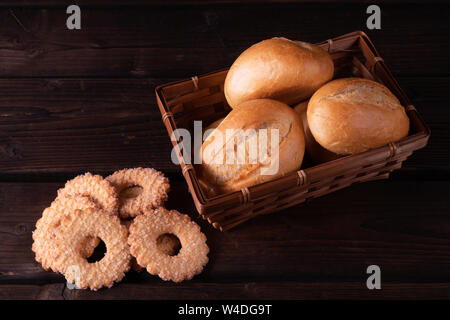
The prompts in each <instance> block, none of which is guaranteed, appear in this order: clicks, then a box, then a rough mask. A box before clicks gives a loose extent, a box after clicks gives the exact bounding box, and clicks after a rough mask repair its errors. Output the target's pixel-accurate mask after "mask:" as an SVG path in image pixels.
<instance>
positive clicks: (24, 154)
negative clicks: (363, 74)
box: [0, 0, 450, 299]
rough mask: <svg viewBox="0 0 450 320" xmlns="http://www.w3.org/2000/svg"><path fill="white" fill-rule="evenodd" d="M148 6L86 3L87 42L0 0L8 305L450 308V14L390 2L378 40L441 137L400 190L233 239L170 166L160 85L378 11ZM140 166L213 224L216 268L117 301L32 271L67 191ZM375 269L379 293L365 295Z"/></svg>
mask: <svg viewBox="0 0 450 320" xmlns="http://www.w3.org/2000/svg"><path fill="white" fill-rule="evenodd" d="M143 2H144V1H141V0H132V1H127V2H126V3H125V2H123V1H118V2H116V3H115V5H113V6H111V5H109V4H108V1H106V0H80V1H78V4H81V5H82V14H83V17H82V30H80V31H68V30H67V29H66V28H65V19H66V17H67V15H66V14H65V7H66V6H65V5H63V4H61V2H59V1H54V0H36V1H28V0H19V1H14V2H13V1H2V2H1V3H0V299H124V298H129V299H230V298H231V299H328V298H334V299H336V298H347V299H348V298H355V299H358V298H363V299H372V298H373V299H380V298H384V299H395V298H403V299H419V298H420V299H432V298H447V299H448V298H450V285H449V283H450V268H449V266H450V211H449V208H450V198H449V197H448V182H449V179H450V161H449V160H450V149H449V145H450V141H449V137H450V114H449V112H448V100H449V99H448V94H449V92H450V68H449V67H450V62H449V59H448V52H449V51H450V50H449V49H450V44H449V42H448V39H449V38H450V29H449V28H448V21H449V18H450V5H448V4H446V3H443V2H440V1H435V2H433V3H434V4H433V5H430V4H429V3H427V4H423V3H415V4H411V3H408V4H407V7H405V4H398V3H400V2H401V3H403V1H396V3H391V2H389V1H381V2H379V3H381V4H382V30H377V31H368V34H369V36H370V37H371V38H372V39H373V40H374V42H375V45H376V47H377V49H378V50H379V51H380V53H381V55H382V56H383V57H384V59H385V61H386V62H387V64H388V66H389V67H390V68H391V69H392V70H393V72H394V73H395V75H396V77H397V78H398V80H399V82H400V84H401V86H402V88H403V89H405V91H406V93H407V94H408V96H409V97H410V98H411V100H412V102H413V103H414V104H415V105H416V107H417V109H418V110H419V112H420V113H421V114H422V115H423V117H424V119H425V121H426V123H428V124H429V125H430V126H431V130H432V136H431V139H430V143H429V145H428V146H427V148H426V149H424V150H420V151H418V152H416V153H414V155H413V156H412V157H411V158H410V159H408V160H407V161H406V163H405V164H404V166H403V168H402V169H400V170H398V171H396V172H395V173H394V174H393V176H392V178H391V179H389V180H386V181H378V182H368V183H364V184H360V185H355V186H352V187H350V188H347V189H344V190H341V191H338V192H335V193H332V194H330V195H327V196H325V197H322V198H319V199H314V200H313V201H311V202H308V203H306V204H303V205H299V206H295V207H292V208H289V209H286V210H284V211H281V212H278V213H276V214H268V215H265V216H261V217H258V218H256V219H253V220H251V221H249V222H247V223H245V224H243V225H242V226H239V227H238V228H236V229H235V230H232V231H230V232H225V233H220V232H219V231H217V230H215V229H213V228H212V227H211V226H210V225H209V224H208V223H206V222H205V221H203V220H201V219H200V218H199V217H198V215H197V214H196V211H195V208H194V206H193V202H192V199H191V197H190V195H189V194H188V191H187V188H186V185H185V182H184V180H182V177H181V175H180V173H179V168H178V167H177V166H175V165H173V164H172V163H171V161H170V150H171V144H170V142H169V139H168V136H167V132H166V130H165V128H164V126H163V124H162V121H161V116H160V114H159V111H158V110H157V107H156V103H155V96H154V87H155V86H156V85H159V84H162V83H166V82H169V81H172V80H177V79H182V78H186V77H191V76H193V75H197V74H202V73H206V72H210V71H214V70H217V69H221V68H223V67H227V66H229V65H230V64H231V63H232V62H233V60H234V59H235V58H236V57H237V55H238V54H239V53H240V52H241V51H242V50H243V49H245V48H247V47H248V46H250V45H251V44H253V43H255V42H257V41H259V40H262V39H265V38H269V37H273V36H280V35H281V36H285V37H288V38H292V39H297V40H306V41H311V42H315V41H322V40H324V39H327V38H331V37H334V36H337V35H340V34H344V33H347V32H350V31H353V30H357V29H362V30H366V28H365V19H366V16H367V15H366V14H365V9H366V7H367V3H365V4H361V3H355V2H354V1H348V2H349V3H347V4H345V5H344V4H342V3H339V4H338V3H334V1H330V2H333V3H329V4H323V3H321V4H313V3H306V4H305V3H277V2H278V1H270V2H271V3H260V2H259V1H258V4H253V3H252V2H253V1H246V2H245V3H234V1H233V0H231V1H228V0H224V1H221V0H219V1H215V2H216V4H217V3H218V4H217V5H211V4H204V3H200V2H198V1H189V2H188V3H185V2H183V4H182V5H180V3H179V2H178V1H175V2H174V3H166V2H164V3H163V2H161V1H156V2H154V3H152V4H149V3H147V2H146V3H145V5H144V6H135V5H136V4H142V3H143ZM281 2H284V1H281ZM287 2H288V1H287ZM289 2H290V1H289ZM300 2H303V1H300ZM121 4H126V5H125V6H121ZM10 5H13V6H12V7H10ZM324 22H325V23H324ZM136 166H149V167H155V168H156V169H159V170H162V171H163V172H164V173H165V174H166V175H168V176H169V177H170V178H171V185H172V191H171V193H170V195H169V202H168V204H167V206H168V208H174V209H177V210H179V211H182V212H184V213H187V214H189V215H190V216H191V217H192V218H193V219H194V220H195V221H196V222H198V223H199V224H200V226H201V228H202V230H203V231H204V232H205V234H206V235H207V238H208V244H209V246H210V248H211V253H210V262H209V264H208V265H207V266H206V268H205V270H204V272H203V273H202V274H201V275H199V276H197V277H195V278H194V279H193V280H192V281H188V282H184V283H181V284H178V285H176V284H173V283H167V282H164V281H162V280H160V279H159V278H157V277H155V276H151V275H149V274H147V273H145V272H143V273H139V274H138V273H135V272H130V273H129V274H128V275H127V277H126V278H125V279H124V281H122V282H121V283H120V284H118V285H116V286H114V287H113V288H112V289H108V290H100V291H99V292H95V293H94V292H90V291H79V290H77V291H71V290H68V289H66V287H65V283H64V278H63V277H62V276H61V275H58V274H54V273H51V272H46V271H44V270H43V269H42V268H41V267H40V265H39V264H38V263H36V262H35V261H34V255H33V252H32V251H31V244H32V236H31V233H32V231H33V229H34V225H35V223H36V220H37V219H38V218H39V216H40V215H41V212H42V210H43V209H44V208H45V207H46V206H48V205H49V204H50V202H51V201H52V200H53V199H54V198H55V196H56V191H57V189H58V188H60V187H62V186H63V184H64V181H65V180H66V179H70V178H72V177H73V176H75V175H76V174H79V173H82V172H85V171H92V172H95V173H100V174H109V173H110V172H112V171H114V170H116V169H120V168H125V167H136ZM370 264H377V265H379V266H380V267H381V270H382V290H380V291H375V290H367V289H366V288H365V280H366V278H367V274H366V268H367V266H368V265H370Z"/></svg>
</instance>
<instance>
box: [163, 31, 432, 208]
mask: <svg viewBox="0 0 450 320" xmlns="http://www.w3.org/2000/svg"><path fill="white" fill-rule="evenodd" d="M351 37H360V38H361V39H363V40H364V41H365V44H366V45H368V47H369V49H370V50H371V52H372V53H373V54H374V55H375V56H376V57H380V55H379V53H378V51H377V50H376V48H375V45H374V44H373V42H372V41H371V39H370V37H369V36H368V35H367V34H366V33H365V32H363V31H361V30H357V31H353V32H350V33H347V34H344V35H340V36H337V37H334V38H332V39H328V40H326V41H322V42H318V43H316V45H326V44H327V43H328V44H329V43H330V41H335V40H339V39H346V38H351ZM380 58H381V57H380ZM377 65H379V66H381V67H382V68H383V71H384V72H386V73H387V74H388V77H389V78H390V79H391V80H393V82H394V84H395V85H396V87H397V90H398V91H399V92H400V93H401V94H402V95H403V97H404V98H405V99H406V101H407V102H409V99H408V97H407V95H406V94H405V93H404V92H403V90H402V89H401V87H400V86H399V84H398V83H397V81H396V79H395V77H394V76H393V75H392V74H391V72H390V70H389V68H388V67H387V66H386V64H385V62H384V60H383V59H381V60H380V61H379V63H377ZM227 70H229V67H228V68H222V69H219V70H216V71H212V72H208V73H204V74H201V75H199V76H198V77H199V78H201V77H205V76H208V75H212V74H216V73H219V72H223V71H227ZM185 82H186V83H187V82H192V78H184V79H180V80H176V81H171V82H168V83H165V84H161V85H158V86H156V87H155V95H156V98H157V100H158V106H159V109H160V112H161V114H164V113H165V112H166V110H168V108H167V103H166V101H165V99H164V95H163V93H162V90H163V89H164V88H166V87H170V86H173V85H176V84H180V83H185ZM404 107H405V108H406V106H404ZM164 109H166V110H164ZM413 111H414V112H413V114H414V115H415V117H417V118H416V119H417V120H418V121H419V123H420V125H421V127H422V129H421V130H419V131H417V132H415V133H414V134H411V135H408V136H406V137H404V138H402V139H400V140H397V141H395V142H394V144H396V146H399V145H403V146H409V145H412V144H414V142H417V141H420V140H424V141H425V144H426V142H427V141H428V139H429V137H430V135H431V130H430V128H429V126H428V125H427V124H426V123H425V122H424V121H423V119H422V117H421V116H420V114H419V112H418V111H417V110H416V109H415V108H414V110H413ZM408 117H409V118H410V120H411V115H408ZM165 125H166V129H167V131H168V133H169V136H170V132H169V128H168V127H167V126H168V125H167V124H166V123H165ZM176 128H177V127H176V126H174V127H173V128H172V130H175V129H176ZM172 143H173V142H172ZM416 149H418V148H414V149H413V150H412V151H411V152H413V151H414V150H416ZM389 152H390V144H386V145H383V146H379V147H376V148H372V149H369V150H366V151H364V152H360V153H357V154H352V155H345V156H342V157H339V158H338V159H335V160H331V161H327V162H324V163H319V164H315V165H313V166H311V167H308V168H304V169H299V170H298V171H295V172H292V173H290V174H287V175H285V176H283V177H279V178H276V179H273V180H270V181H267V182H264V183H261V184H257V185H255V186H250V187H248V189H249V190H252V188H254V187H257V186H261V185H264V184H268V183H274V182H276V181H279V180H280V179H287V178H291V179H293V178H296V177H297V176H298V174H299V172H300V171H303V172H308V171H311V170H321V169H322V170H324V169H325V168H326V167H328V169H329V168H335V167H337V166H339V165H341V164H342V163H343V162H351V161H352V160H355V158H364V157H366V156H367V155H369V154H375V153H379V154H389ZM179 160H181V159H179ZM180 166H181V168H182V171H183V175H184V177H185V180H186V182H187V183H188V187H189V189H190V191H191V192H190V193H191V196H192V197H193V198H194V204H195V206H196V208H197V210H198V211H199V213H200V214H202V213H203V211H204V210H205V209H206V208H208V207H212V206H217V205H220V204H221V203H223V202H224V201H225V200H230V199H231V198H232V197H233V198H242V196H243V194H242V191H241V190H237V191H234V192H230V193H226V194H221V195H217V196H215V197H211V198H207V197H205V195H204V194H203V191H202V189H201V187H200V185H199V182H198V178H197V176H196V174H195V170H184V168H183V167H184V166H186V165H185V164H184V162H183V161H180ZM192 169H193V168H192ZM185 171H186V172H185ZM191 174H192V176H191ZM307 185H308V184H306V185H305V188H306V187H307Z"/></svg>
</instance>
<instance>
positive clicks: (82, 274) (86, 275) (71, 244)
mask: <svg viewBox="0 0 450 320" xmlns="http://www.w3.org/2000/svg"><path fill="white" fill-rule="evenodd" d="M55 234H56V240H57V241H56V249H55V250H53V252H52V254H53V259H54V261H55V264H56V266H57V268H58V269H59V270H60V272H61V273H63V274H64V275H65V277H66V279H67V281H68V282H70V283H74V284H75V285H76V287H77V288H79V289H86V288H90V289H91V290H98V289H100V288H102V287H111V286H112V285H113V284H114V282H118V281H120V280H121V279H122V278H123V277H124V275H125V272H127V271H128V270H129V269H130V259H131V255H130V248H129V246H128V244H127V236H128V231H127V228H126V227H125V226H123V225H122V224H121V223H120V219H119V217H117V216H114V215H108V214H105V213H104V212H102V211H101V210H96V209H92V208H89V209H87V210H84V211H81V210H75V211H74V212H72V213H69V214H66V215H64V216H63V218H62V219H61V223H60V225H59V226H58V227H56V228H55ZM86 237H97V238H100V239H101V240H103V242H104V243H105V246H106V253H105V255H104V257H103V258H102V259H101V260H100V261H97V262H93V263H89V262H88V261H87V260H86V259H85V258H84V257H83V256H82V255H81V254H80V252H79V251H78V250H76V247H77V245H78V244H80V243H82V242H83V241H84V239H86Z"/></svg>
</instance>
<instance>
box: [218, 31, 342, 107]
mask: <svg viewBox="0 0 450 320" xmlns="http://www.w3.org/2000/svg"><path fill="white" fill-rule="evenodd" d="M333 71H334V66H333V61H332V60H331V57H330V55H329V54H328V52H326V51H325V50H323V49H322V48H320V47H318V46H316V45H313V44H309V43H306V42H300V41H295V42H294V41H291V40H289V39H286V38H272V39H269V40H264V41H261V42H259V43H257V44H255V45H253V46H251V47H250V48H248V49H247V50H245V51H244V52H243V53H242V54H241V55H240V56H239V57H238V58H237V60H236V61H235V62H234V63H233V65H232V66H231V68H230V70H229V71H228V74H227V77H226V79H225V87H224V91H225V97H226V99H227V101H228V104H229V105H230V106H231V107H232V108H234V107H236V106H237V105H239V104H241V103H242V102H244V101H248V100H251V99H260V98H270V99H275V100H278V101H282V102H284V103H286V104H289V105H290V104H293V103H297V102H300V101H302V100H304V99H306V98H309V97H310V96H311V95H312V94H313V92H314V91H315V90H317V89H318V88H319V87H320V86H321V85H323V84H324V83H325V82H327V81H329V80H331V78H332V77H333Z"/></svg>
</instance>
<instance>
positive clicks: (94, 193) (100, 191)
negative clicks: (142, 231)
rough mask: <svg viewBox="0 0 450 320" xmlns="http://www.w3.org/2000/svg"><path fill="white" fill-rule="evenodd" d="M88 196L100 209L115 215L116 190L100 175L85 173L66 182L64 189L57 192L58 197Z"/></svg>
mask: <svg viewBox="0 0 450 320" xmlns="http://www.w3.org/2000/svg"><path fill="white" fill-rule="evenodd" d="M74 195H81V196H88V197H90V198H91V199H92V200H93V201H94V202H95V203H96V204H97V205H98V206H99V208H100V209H103V210H105V211H107V212H109V213H110V214H117V213H118V209H119V199H118V196H117V193H116V189H115V188H114V187H113V186H112V185H111V184H110V183H109V182H108V181H107V180H105V179H103V177H102V176H100V175H93V174H91V173H89V172H88V173H86V174H83V175H79V176H77V177H75V178H74V179H72V180H69V181H67V182H66V185H65V186H64V188H62V189H59V190H58V197H64V196H74Z"/></svg>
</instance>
